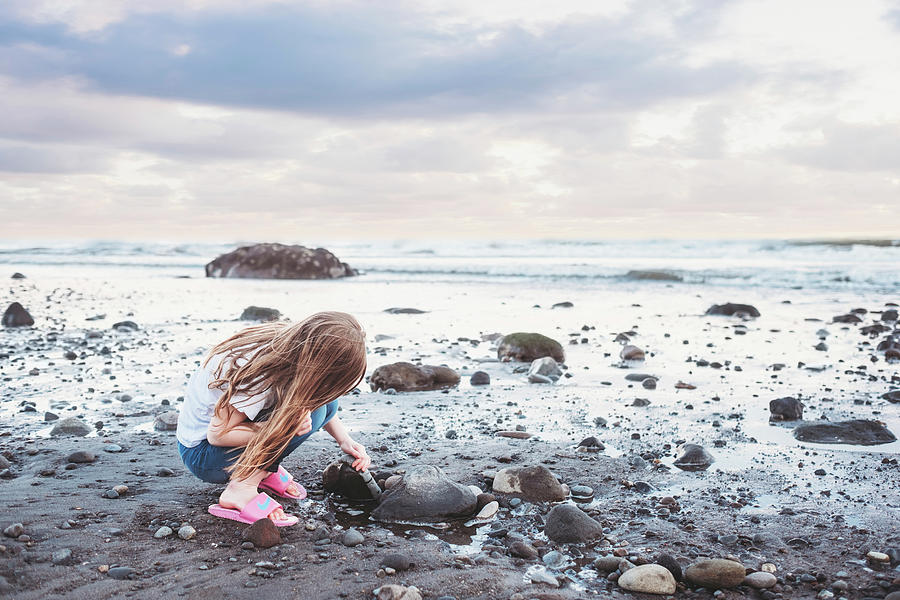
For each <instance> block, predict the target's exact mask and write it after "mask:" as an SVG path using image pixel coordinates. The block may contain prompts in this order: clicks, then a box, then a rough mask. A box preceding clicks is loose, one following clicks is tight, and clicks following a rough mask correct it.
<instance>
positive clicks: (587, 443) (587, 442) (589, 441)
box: [578, 435, 606, 451]
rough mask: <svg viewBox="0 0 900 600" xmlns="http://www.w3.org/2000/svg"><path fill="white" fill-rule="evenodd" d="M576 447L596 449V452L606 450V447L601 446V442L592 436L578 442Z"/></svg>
mask: <svg viewBox="0 0 900 600" xmlns="http://www.w3.org/2000/svg"><path fill="white" fill-rule="evenodd" d="M578 447H579V448H596V449H597V450H598V451H602V450H604V449H605V448H606V446H604V445H603V442H601V441H600V440H598V439H597V438H596V437H595V436H593V435H589V436H588V437H586V438H584V439H583V440H581V441H580V442H578Z"/></svg>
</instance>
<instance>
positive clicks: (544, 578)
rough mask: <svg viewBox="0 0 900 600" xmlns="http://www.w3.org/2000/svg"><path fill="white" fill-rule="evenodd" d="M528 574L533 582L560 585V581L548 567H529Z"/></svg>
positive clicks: (553, 585)
mask: <svg viewBox="0 0 900 600" xmlns="http://www.w3.org/2000/svg"><path fill="white" fill-rule="evenodd" d="M527 575H528V576H529V577H530V578H531V583H545V584H547V585H549V586H551V587H559V581H558V580H557V579H556V577H554V576H553V575H551V574H550V572H549V571H548V570H547V568H546V567H534V568H531V569H528V572H527Z"/></svg>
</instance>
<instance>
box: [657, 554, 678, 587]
mask: <svg viewBox="0 0 900 600" xmlns="http://www.w3.org/2000/svg"><path fill="white" fill-rule="evenodd" d="M653 562H655V563H656V564H658V565H660V566H663V567H665V568H667V569H668V570H669V572H670V573H671V574H672V577H674V578H675V581H681V577H682V573H681V565H680V564H678V561H677V560H675V557H674V556H672V555H671V554H659V555H657V557H656V558H655V559H654V561H653Z"/></svg>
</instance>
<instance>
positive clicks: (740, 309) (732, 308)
mask: <svg viewBox="0 0 900 600" xmlns="http://www.w3.org/2000/svg"><path fill="white" fill-rule="evenodd" d="M706 314H707V315H721V316H725V317H733V316H736V315H737V316H741V315H747V316H748V317H758V316H760V314H759V311H758V310H756V307H755V306H751V305H749V304H733V303H731V302H726V303H725V304H713V305H712V306H710V307H709V308H708V309H706Z"/></svg>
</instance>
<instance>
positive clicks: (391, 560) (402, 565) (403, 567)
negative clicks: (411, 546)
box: [381, 552, 413, 571]
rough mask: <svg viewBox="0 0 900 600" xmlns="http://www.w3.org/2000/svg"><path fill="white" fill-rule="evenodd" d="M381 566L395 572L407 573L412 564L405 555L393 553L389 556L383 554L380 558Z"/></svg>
mask: <svg viewBox="0 0 900 600" xmlns="http://www.w3.org/2000/svg"><path fill="white" fill-rule="evenodd" d="M381 566H382V567H386V568H390V569H395V570H397V571H407V570H409V568H410V567H411V566H413V563H412V562H410V560H409V557H408V556H406V555H405V554H400V553H399V552H394V553H391V554H385V555H384V556H383V557H382V558H381Z"/></svg>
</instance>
